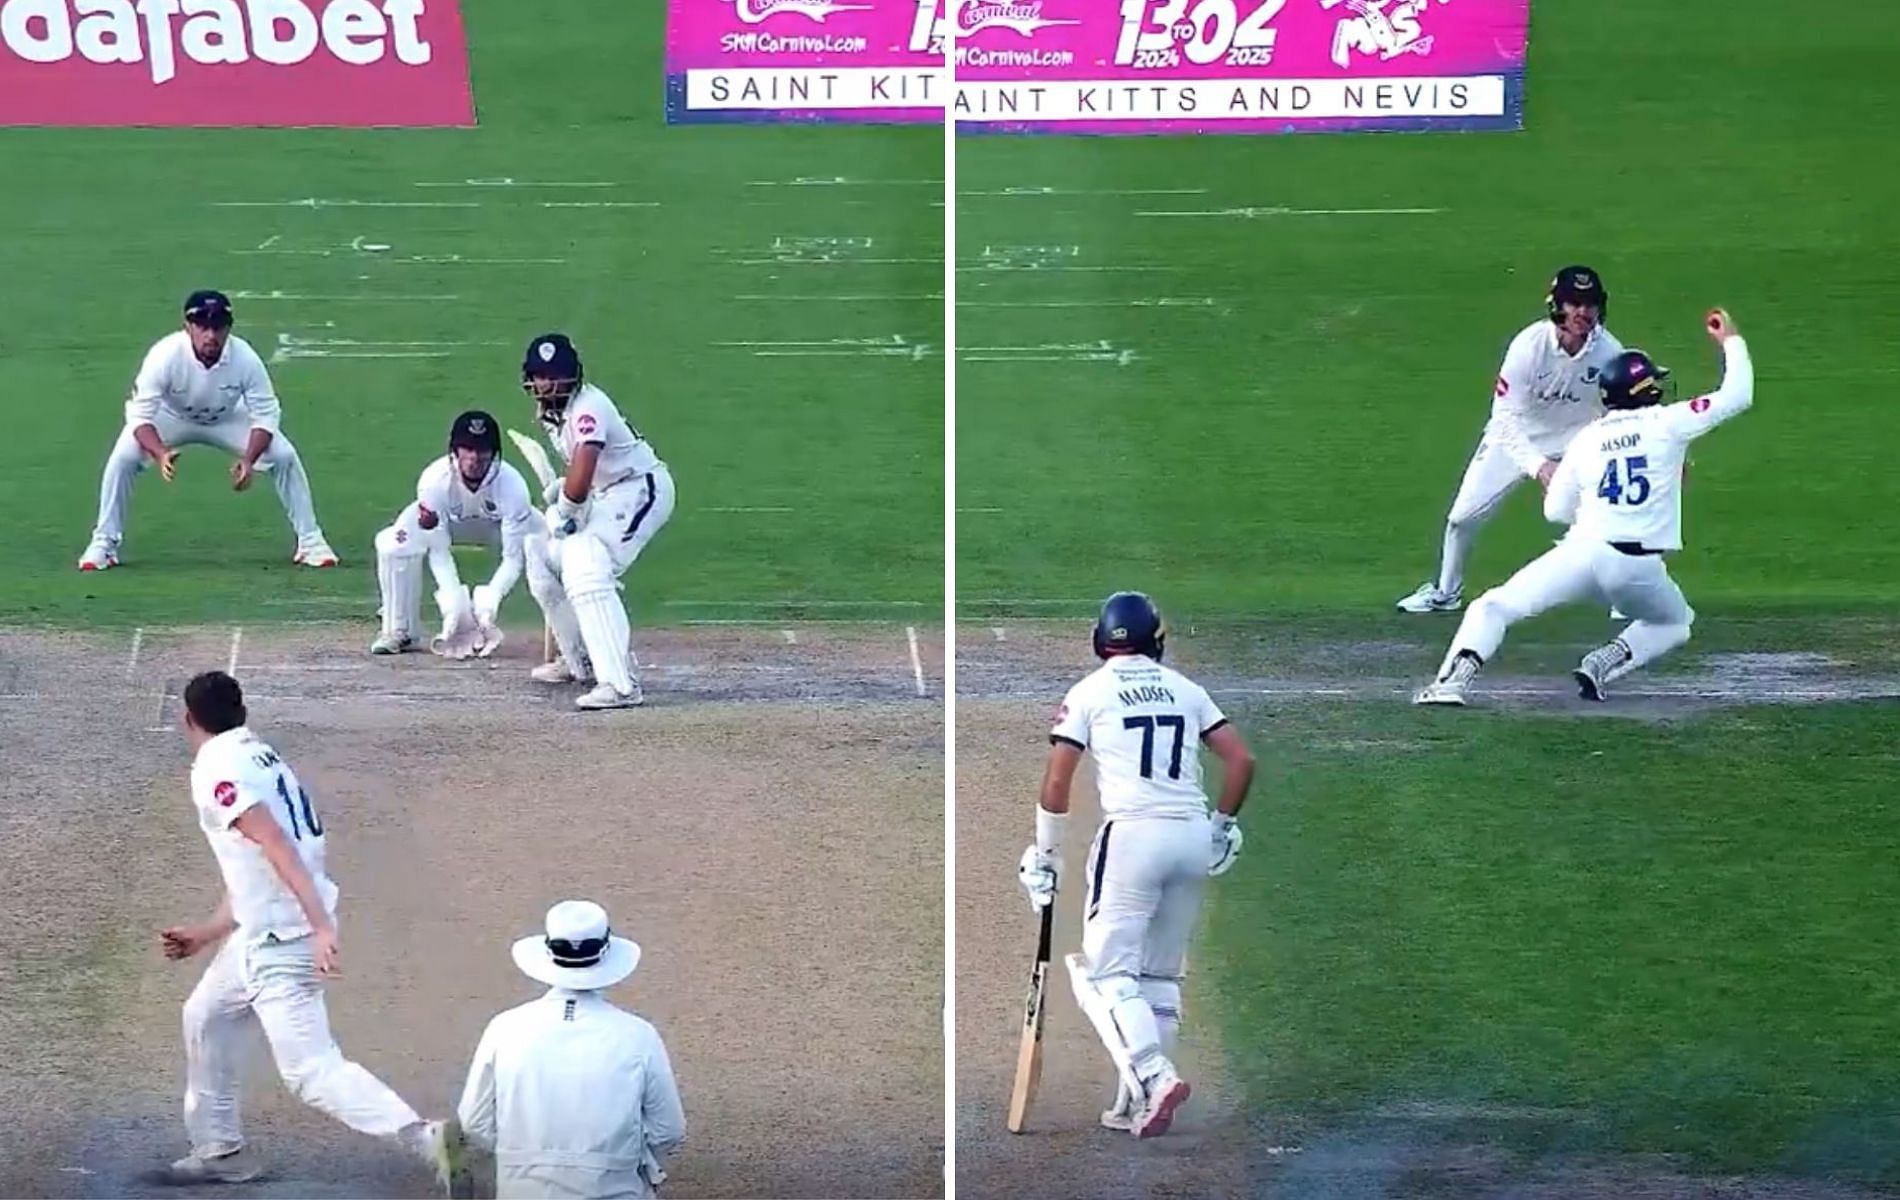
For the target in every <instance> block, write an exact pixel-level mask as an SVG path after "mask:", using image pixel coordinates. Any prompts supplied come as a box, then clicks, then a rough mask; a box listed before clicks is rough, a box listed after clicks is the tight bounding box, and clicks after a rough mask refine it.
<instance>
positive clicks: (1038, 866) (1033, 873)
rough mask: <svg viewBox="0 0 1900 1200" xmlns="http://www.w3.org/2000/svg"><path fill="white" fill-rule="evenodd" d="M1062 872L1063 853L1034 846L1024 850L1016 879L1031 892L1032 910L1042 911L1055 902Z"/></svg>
mask: <svg viewBox="0 0 1900 1200" xmlns="http://www.w3.org/2000/svg"><path fill="white" fill-rule="evenodd" d="M1061 874H1062V856H1061V855H1059V854H1056V853H1054V852H1053V851H1051V852H1048V853H1044V852H1043V851H1041V850H1038V849H1037V848H1036V847H1034V846H1031V847H1029V849H1027V850H1025V851H1023V860H1022V862H1021V863H1019V864H1017V867H1016V879H1017V881H1018V882H1020V883H1021V884H1022V885H1023V890H1024V891H1026V892H1028V893H1029V908H1030V911H1031V912H1041V911H1042V910H1043V909H1045V908H1047V907H1049V906H1050V905H1051V904H1054V903H1055V900H1056V883H1057V881H1058V878H1059V877H1060V876H1061Z"/></svg>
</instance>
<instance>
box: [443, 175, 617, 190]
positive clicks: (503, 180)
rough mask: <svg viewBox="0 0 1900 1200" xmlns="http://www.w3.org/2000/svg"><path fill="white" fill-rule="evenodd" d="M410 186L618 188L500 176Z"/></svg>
mask: <svg viewBox="0 0 1900 1200" xmlns="http://www.w3.org/2000/svg"><path fill="white" fill-rule="evenodd" d="M410 186H412V187H419V188H511V187H518V188H610V187H619V186H620V185H619V184H618V183H601V182H596V181H593V180H589V181H587V182H584V183H544V182H541V181H539V180H532V179H511V178H509V177H507V176H501V177H499V178H495V179H463V180H460V181H459V182H458V181H453V180H450V181H443V182H439V183H417V184H411V185H410Z"/></svg>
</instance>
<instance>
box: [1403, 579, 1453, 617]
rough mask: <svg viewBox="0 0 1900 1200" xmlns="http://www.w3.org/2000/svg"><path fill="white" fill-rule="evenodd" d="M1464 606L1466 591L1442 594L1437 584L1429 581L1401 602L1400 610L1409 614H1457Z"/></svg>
mask: <svg viewBox="0 0 1900 1200" xmlns="http://www.w3.org/2000/svg"><path fill="white" fill-rule="evenodd" d="M1464 604H1465V593H1464V589H1462V588H1458V589H1454V590H1452V591H1449V592H1441V591H1439V590H1438V584H1437V583H1436V582H1434V581H1433V580H1430V579H1427V580H1426V581H1425V582H1424V583H1421V584H1419V585H1418V590H1417V591H1416V592H1413V593H1412V594H1411V595H1409V596H1407V597H1405V598H1404V599H1402V600H1400V601H1399V603H1398V609H1399V611H1400V612H1409V613H1434V612H1457V611H1458V610H1459V609H1460V608H1463V607H1464Z"/></svg>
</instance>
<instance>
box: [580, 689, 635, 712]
mask: <svg viewBox="0 0 1900 1200" xmlns="http://www.w3.org/2000/svg"><path fill="white" fill-rule="evenodd" d="M646 702H647V698H646V693H644V692H642V691H641V690H640V685H639V683H637V682H636V683H635V684H634V685H633V690H632V691H631V692H623V691H620V690H619V689H617V688H615V687H614V685H613V684H611V683H602V684H597V685H596V686H595V687H594V690H593V691H591V692H588V693H586V694H585V695H583V696H581V698H580V699H578V700H576V701H574V707H575V708H582V709H587V710H589V711H595V710H599V709H607V708H638V707H640V706H641V705H642V704H645V703H646Z"/></svg>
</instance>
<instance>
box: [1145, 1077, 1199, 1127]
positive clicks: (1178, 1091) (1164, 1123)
mask: <svg viewBox="0 0 1900 1200" xmlns="http://www.w3.org/2000/svg"><path fill="white" fill-rule="evenodd" d="M1191 1091H1193V1089H1192V1088H1190V1087H1188V1083H1187V1080H1185V1079H1177V1080H1175V1082H1174V1086H1173V1087H1171V1088H1169V1089H1168V1090H1167V1091H1166V1092H1165V1093H1163V1094H1162V1096H1161V1101H1160V1104H1159V1105H1158V1106H1157V1107H1156V1109H1155V1115H1154V1119H1152V1120H1150V1121H1149V1122H1148V1123H1147V1124H1146V1125H1140V1126H1137V1127H1136V1129H1135V1136H1136V1137H1138V1138H1151V1137H1160V1136H1161V1135H1162V1134H1164V1133H1166V1132H1167V1131H1168V1126H1170V1125H1172V1124H1173V1123H1174V1110H1175V1109H1177V1108H1180V1107H1181V1106H1182V1105H1183V1104H1186V1103H1187V1098H1188V1094H1189V1093H1190V1092H1191Z"/></svg>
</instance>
